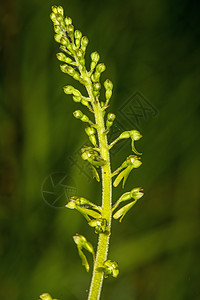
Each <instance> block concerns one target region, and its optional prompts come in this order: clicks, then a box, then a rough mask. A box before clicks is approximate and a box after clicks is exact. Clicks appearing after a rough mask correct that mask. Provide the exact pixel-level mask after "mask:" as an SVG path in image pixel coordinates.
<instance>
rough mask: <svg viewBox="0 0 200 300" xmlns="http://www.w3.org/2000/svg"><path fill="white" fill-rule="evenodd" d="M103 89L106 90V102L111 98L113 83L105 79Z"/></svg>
mask: <svg viewBox="0 0 200 300" xmlns="http://www.w3.org/2000/svg"><path fill="white" fill-rule="evenodd" d="M104 87H105V89H106V94H105V96H106V100H107V101H109V100H110V98H111V96H112V89H113V83H112V82H111V81H110V80H109V79H107V80H106V81H105V82H104Z"/></svg>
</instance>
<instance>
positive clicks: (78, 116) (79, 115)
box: [73, 110, 84, 119]
mask: <svg viewBox="0 0 200 300" xmlns="http://www.w3.org/2000/svg"><path fill="white" fill-rule="evenodd" d="M73 115H74V117H75V118H76V119H81V118H82V117H83V116H84V115H83V113H82V111H80V110H76V111H74V112H73Z"/></svg>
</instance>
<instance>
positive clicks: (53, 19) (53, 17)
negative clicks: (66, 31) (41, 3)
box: [50, 12, 59, 25]
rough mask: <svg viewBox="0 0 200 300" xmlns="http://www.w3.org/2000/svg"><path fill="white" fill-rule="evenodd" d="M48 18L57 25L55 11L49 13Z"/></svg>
mask: <svg viewBox="0 0 200 300" xmlns="http://www.w3.org/2000/svg"><path fill="white" fill-rule="evenodd" d="M50 19H51V21H52V22H53V23H54V25H59V22H58V20H57V18H56V15H55V13H53V12H52V13H51V14H50Z"/></svg>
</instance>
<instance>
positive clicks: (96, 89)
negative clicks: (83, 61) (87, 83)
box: [93, 82, 101, 91]
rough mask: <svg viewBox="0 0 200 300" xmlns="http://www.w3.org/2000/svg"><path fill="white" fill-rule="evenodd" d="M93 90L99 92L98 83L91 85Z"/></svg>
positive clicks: (99, 86) (99, 85)
mask: <svg viewBox="0 0 200 300" xmlns="http://www.w3.org/2000/svg"><path fill="white" fill-rule="evenodd" d="M93 89H94V91H99V90H100V89H101V84H100V82H95V83H94V84H93Z"/></svg>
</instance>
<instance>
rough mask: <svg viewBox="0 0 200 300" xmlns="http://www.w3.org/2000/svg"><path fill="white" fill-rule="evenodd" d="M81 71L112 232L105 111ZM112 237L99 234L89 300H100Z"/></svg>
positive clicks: (104, 211) (104, 212) (106, 216)
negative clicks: (95, 133) (89, 104)
mask: <svg viewBox="0 0 200 300" xmlns="http://www.w3.org/2000/svg"><path fill="white" fill-rule="evenodd" d="M74 56H75V60H76V62H77V63H78V58H77V57H76V54H75V53H74ZM78 65H79V70H80V73H81V75H82V77H83V78H84V79H85V80H86V82H87V83H86V84H85V87H86V89H87V92H88V96H89V97H90V99H91V105H92V108H93V110H94V115H95V123H96V124H95V125H96V127H95V128H96V130H97V135H98V140H99V149H100V155H101V157H102V158H103V159H104V160H105V161H106V164H105V165H104V166H102V167H101V173H102V218H104V219H106V220H107V223H108V231H109V232H110V230H111V218H112V177H111V168H110V152H109V146H108V141H107V134H106V129H105V124H104V110H103V109H102V107H101V106H100V103H99V101H97V99H96V98H95V97H94V95H93V87H92V82H91V79H90V77H89V74H88V73H87V71H84V70H83V68H82V66H81V65H80V64H79V63H78ZM109 239H110V236H109V235H106V234H104V233H100V234H99V240H98V246H97V252H96V257H95V263H94V267H93V274H92V280H91V284H90V290H89V295H88V300H99V299H100V295H101V290H102V284H103V279H104V273H103V272H100V271H97V269H98V268H100V267H102V266H103V263H104V262H105V261H106V260H107V255H108V248H109Z"/></svg>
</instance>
